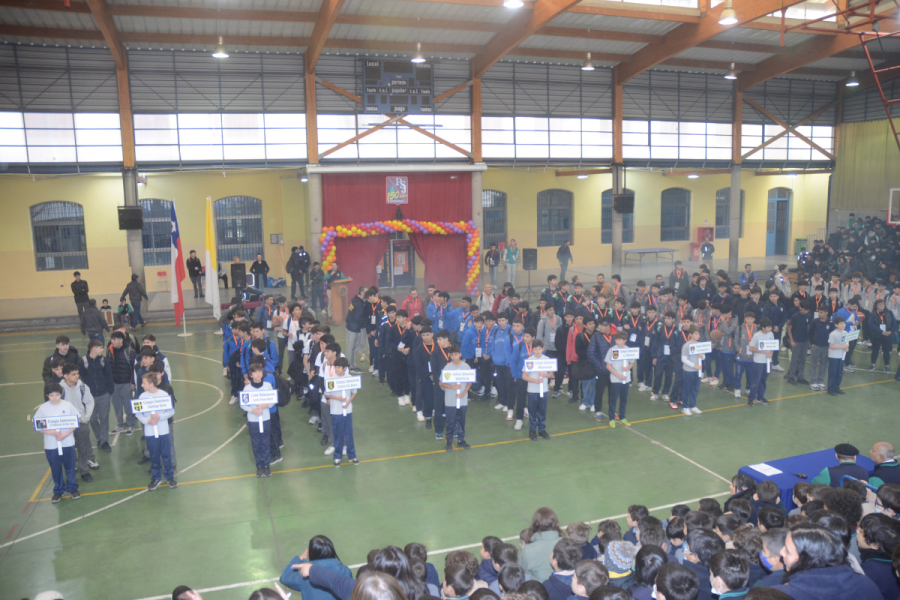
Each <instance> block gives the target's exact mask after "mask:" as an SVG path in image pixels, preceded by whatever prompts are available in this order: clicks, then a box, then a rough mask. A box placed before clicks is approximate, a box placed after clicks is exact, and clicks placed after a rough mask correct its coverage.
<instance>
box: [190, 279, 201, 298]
mask: <svg viewBox="0 0 900 600" xmlns="http://www.w3.org/2000/svg"><path fill="white" fill-rule="evenodd" d="M200 279H201V277H200V276H199V275H191V285H192V286H194V298H196V297H198V296H201V297H202V296H203V288H202V287H201V286H200Z"/></svg>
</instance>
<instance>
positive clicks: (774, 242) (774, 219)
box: [766, 187, 791, 256]
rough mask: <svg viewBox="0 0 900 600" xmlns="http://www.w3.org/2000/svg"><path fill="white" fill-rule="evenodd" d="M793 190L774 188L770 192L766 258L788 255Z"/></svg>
mask: <svg viewBox="0 0 900 600" xmlns="http://www.w3.org/2000/svg"><path fill="white" fill-rule="evenodd" d="M790 205H791V190H789V189H788V188H782V187H779V188H773V189H771V190H769V203H768V210H767V216H766V256H776V255H784V254H787V253H788V246H789V244H788V235H789V234H790V228H791V223H790V221H791V210H790V209H791V206H790Z"/></svg>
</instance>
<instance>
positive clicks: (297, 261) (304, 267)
mask: <svg viewBox="0 0 900 600" xmlns="http://www.w3.org/2000/svg"><path fill="white" fill-rule="evenodd" d="M286 268H287V272H288V273H290V275H291V298H292V299H294V300H296V299H297V293H296V288H297V286H298V285H299V286H300V296H301V297H302V298H306V289H305V288H304V286H305V285H306V276H307V273H308V272H309V253H308V252H307V251H306V250H304V249H303V246H300V247H299V248H298V247H297V246H294V247H293V248H291V258H290V259H288V262H287V265H286Z"/></svg>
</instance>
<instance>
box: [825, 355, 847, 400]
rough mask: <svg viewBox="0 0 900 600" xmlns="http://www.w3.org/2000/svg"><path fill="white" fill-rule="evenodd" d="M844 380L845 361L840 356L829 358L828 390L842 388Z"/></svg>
mask: <svg viewBox="0 0 900 600" xmlns="http://www.w3.org/2000/svg"><path fill="white" fill-rule="evenodd" d="M843 380H844V363H843V361H842V360H841V359H839V358H829V359H828V391H829V392H836V391H838V390H840V389H841V382H842V381H843Z"/></svg>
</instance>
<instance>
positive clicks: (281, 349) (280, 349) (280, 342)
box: [275, 337, 290, 374]
mask: <svg viewBox="0 0 900 600" xmlns="http://www.w3.org/2000/svg"><path fill="white" fill-rule="evenodd" d="M277 340H278V366H277V367H275V371H276V372H278V373H279V374H280V373H281V371H282V369H281V367H282V366H283V365H284V349H285V348H287V343H288V340H287V338H284V337H280V338H277ZM288 366H290V365H288Z"/></svg>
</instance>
